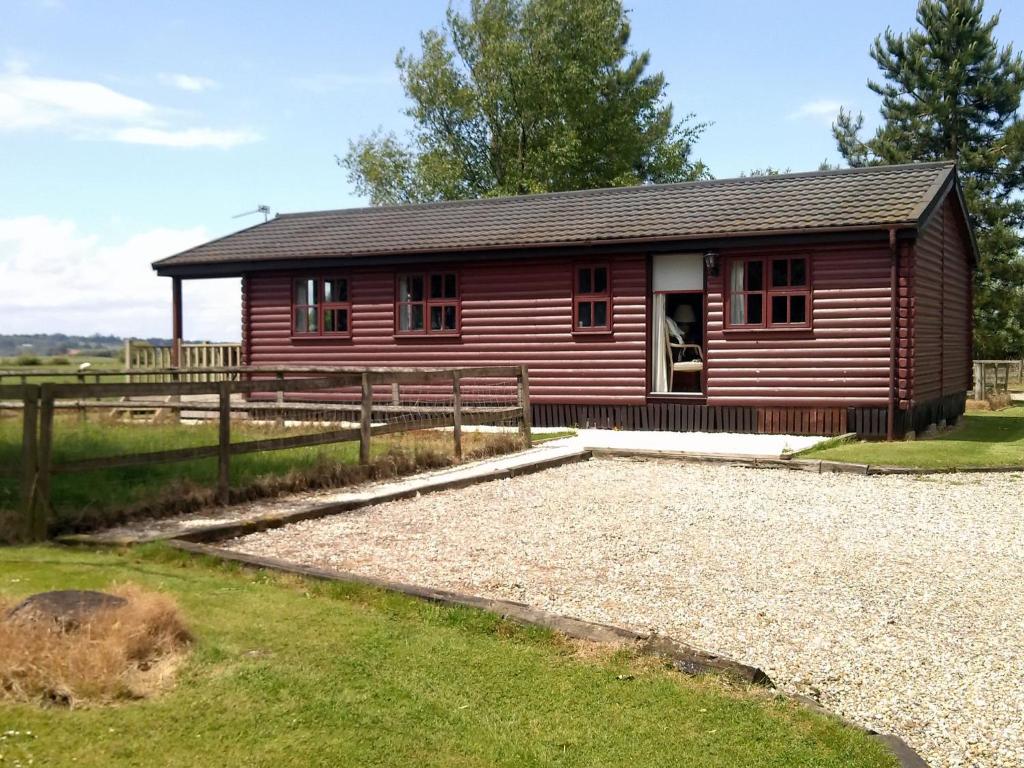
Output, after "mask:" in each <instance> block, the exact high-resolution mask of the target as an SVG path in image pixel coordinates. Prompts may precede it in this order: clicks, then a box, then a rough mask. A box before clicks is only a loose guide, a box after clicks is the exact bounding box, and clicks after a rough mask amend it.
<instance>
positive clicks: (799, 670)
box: [227, 459, 1024, 767]
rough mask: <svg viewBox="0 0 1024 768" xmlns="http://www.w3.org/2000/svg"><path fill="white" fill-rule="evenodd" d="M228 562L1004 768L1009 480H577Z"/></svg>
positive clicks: (261, 539) (1018, 613)
mask: <svg viewBox="0 0 1024 768" xmlns="http://www.w3.org/2000/svg"><path fill="white" fill-rule="evenodd" d="M227 546H229V547H230V548H232V549H236V550H241V551H244V552H249V553H253V554H260V555H270V556H274V557H279V558H286V559H289V560H293V561H296V562H302V563H307V564H314V565H319V566H324V567H333V568H337V569H340V570H346V571H355V572H359V573H364V574H368V575H373V576H381V577H387V578H391V579H395V580H398V581H403V582H407V583H414V584H421V585H429V586H434V587H441V588H449V589H456V590H461V591H466V592H472V593H475V594H479V595H484V596H488V597H498V598H505V599H512V600H520V601H523V602H526V603H529V604H531V605H535V606H539V607H541V608H544V609H546V610H550V611H554V612H558V613H564V614H570V615H574V616H578V617H580V618H584V619H589V620H594V621H601V622H610V623H615V624H621V625H626V626H630V627H633V628H635V629H640V630H649V629H657V630H658V631H660V632H664V633H667V634H671V635H673V636H675V637H677V638H679V639H681V640H684V641H687V642H689V643H691V644H692V645H694V646H697V647H700V648H703V649H706V650H710V651H717V652H720V653H724V654H726V655H729V656H732V657H733V658H736V659H738V660H741V661H744V662H747V663H750V664H755V665H758V666H760V667H762V668H763V669H765V671H767V672H768V674H769V675H771V677H772V678H773V679H774V680H775V681H776V682H777V683H778V684H779V685H780V686H781V687H783V688H784V689H786V690H789V691H795V692H800V693H804V694H807V695H810V696H813V697H816V698H818V699H819V700H820V701H821V702H822V703H823V704H824V705H825V706H826V707H828V708H829V709H831V710H833V711H836V712H839V713H841V714H843V715H845V716H846V717H849V718H850V719H852V720H855V721H857V722H859V723H861V724H863V725H866V726H870V727H873V728H876V729H878V730H881V731H887V732H891V733H896V734H898V735H900V736H902V737H904V738H905V739H906V740H907V741H908V742H909V743H910V744H911V745H913V746H914V747H915V748H916V749H917V750H918V751H919V752H921V753H922V755H923V756H924V757H925V758H926V759H927V760H928V761H929V762H930V763H931V764H932V765H933V766H936V767H939V766H1022V765H1024V596H1022V595H1024V578H1022V569H1024V478H1022V476H1021V475H1020V474H1012V475H1008V474H990V475H986V474H963V475H943V476H930V477H929V476H925V477H920V478H914V477H859V476H852V475H816V474H811V473H805V472H790V471H784V470H755V469H745V468H740V467H730V466H722V465H710V464H707V465H702V464H690V463H677V462H671V461H656V460H649V461H641V460H627V459H615V460H612V459H605V460H593V461H590V462H587V463H584V464H577V465H569V466H565V467H560V468H557V469H552V470H548V471H546V472H543V473H540V474H535V475H529V476H523V477H518V478H513V479H511V480H501V481H495V482H489V483H484V484H481V485H477V486H473V487H470V488H465V489H462V490H454V491H445V492H441V493H435V494H431V495H427V496H423V497H420V498H416V499H410V500H406V501H399V502H392V503H389V504H384V505H380V506H376V507H370V508H367V509H365V510H363V511H360V512H358V513H349V514H344V515H337V516H334V517H330V518H324V519H320V520H314V521H308V522H305V523H299V524H296V525H291V526H288V527H285V528H280V529H277V530H273V531H268V532H265V533H260V534H255V535H252V536H247V537H245V538H242V539H238V540H236V541H234V542H231V543H230V544H228V545H227Z"/></svg>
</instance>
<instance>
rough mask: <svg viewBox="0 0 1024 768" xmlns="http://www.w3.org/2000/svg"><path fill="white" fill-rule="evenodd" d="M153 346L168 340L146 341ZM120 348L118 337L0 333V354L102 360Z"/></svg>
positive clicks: (153, 339) (121, 346) (166, 343)
mask: <svg viewBox="0 0 1024 768" xmlns="http://www.w3.org/2000/svg"><path fill="white" fill-rule="evenodd" d="M146 341H148V342H149V343H150V344H153V345H156V346H169V345H170V343H171V342H170V339H158V338H152V339H146ZM122 349H124V339H123V338H121V337H120V336H102V335H100V334H93V335H92V336H70V335H68V334H64V333H27V334H17V333H12V334H0V355H2V356H14V355H67V354H69V353H73V352H75V351H79V352H80V353H81V354H86V355H93V356H99V357H104V356H106V355H108V354H116V353H117V352H120V351H121V350H122Z"/></svg>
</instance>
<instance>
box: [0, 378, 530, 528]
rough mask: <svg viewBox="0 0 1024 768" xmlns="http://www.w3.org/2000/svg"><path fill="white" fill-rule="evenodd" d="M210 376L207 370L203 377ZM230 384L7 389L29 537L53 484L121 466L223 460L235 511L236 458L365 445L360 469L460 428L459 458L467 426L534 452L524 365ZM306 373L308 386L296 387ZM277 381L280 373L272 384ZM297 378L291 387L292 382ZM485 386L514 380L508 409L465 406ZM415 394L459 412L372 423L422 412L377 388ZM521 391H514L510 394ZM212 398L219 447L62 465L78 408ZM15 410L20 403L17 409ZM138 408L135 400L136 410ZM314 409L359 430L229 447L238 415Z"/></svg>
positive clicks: (10, 472)
mask: <svg viewBox="0 0 1024 768" xmlns="http://www.w3.org/2000/svg"><path fill="white" fill-rule="evenodd" d="M204 372H205V371H204ZM173 373H174V374H176V375H187V374H188V373H189V371H187V370H175V371H173ZM220 373H222V374H223V375H224V378H223V379H222V380H221V381H217V382H205V381H204V382H185V381H171V382H144V383H137V382H133V383H125V382H111V383H93V384H88V383H86V384H82V383H69V384H59V383H43V384H25V385H0V403H3V402H4V401H8V402H6V403H5V406H6V407H8V408H12V407H16V408H17V409H18V410H20V411H21V414H22V430H21V462H20V466H19V467H16V468H14V469H10V468H5V467H0V476H3V475H7V476H18V477H20V493H19V497H20V502H19V504H20V510H21V512H22V516H21V520H22V522H23V526H24V528H23V531H22V534H23V537H24V538H26V539H29V540H42V539H44V538H45V537H46V534H47V526H48V523H49V519H50V516H51V514H52V508H51V493H50V487H51V481H52V478H53V476H54V475H59V474H64V473H74V472H88V471H92V470H101V469H113V468H117V467H137V466H145V465H152V464H163V463H169V462H178V461H189V460H194V459H204V458H216V459H217V461H218V476H217V477H218V479H217V500H218V502H220V503H222V504H226V503H227V502H228V497H229V477H230V461H231V457H232V456H238V455H241V454H246V453H259V452H264V451H281V450H288V449H291V448H301V447H307V446H317V445H329V444H331V443H339V442H347V441H355V440H358V441H359V462H360V464H367V463H369V461H370V443H371V440H372V438H373V436H375V435H384V434H392V433H398V432H409V431H413V430H420V429H438V428H448V427H450V428H452V434H453V446H454V453H455V456H456V457H457V458H461V457H462V428H463V427H464V426H469V425H480V424H489V423H496V422H504V423H508V422H517V423H518V425H519V431H520V434H521V436H522V440H523V443H524V445H526V446H529V445H530V432H531V428H532V425H531V421H530V398H529V386H530V385H529V375H528V372H527V369H526V366H494V367H478V368H457V369H419V370H413V369H389V370H384V369H380V370H352V369H347V370H339V369H333V370H332V369H323V368H320V369H301V370H297V369H267V368H259V369H255V368H245V369H239V368H234V369H224V370H222V371H220ZM296 373H298V374H300V375H301V378H294V375H295V374H296ZM270 374H274V375H273V376H271V375H270ZM288 375H292V376H293V377H292V378H288V377H287V376H288ZM487 379H502V380H511V381H514V382H515V383H514V385H512V384H510V394H511V396H510V398H509V403H510V404H509V405H507V406H505V405H501V404H495V403H485V404H482V405H481V404H474V403H473V402H464V398H463V383H464V382H466V383H469V381H470V380H472V381H475V382H478V381H480V380H487ZM408 385H432V386H435V387H438V386H440V387H445V388H446V387H450V388H451V389H450V392H451V397H450V401H451V405H450V406H448V405H447V404H441V403H437V404H434V405H432V406H427V407H420V408H419V409H418V411H417V412H416V413H414V414H413V416H414V417H413V418H403V419H401V420H398V421H393V422H386V421H385V422H384V423H374V421H373V415H374V412H375V411H378V412H379V411H381V410H384V411H385V412H386V409H388V408H392V409H394V410H395V411H398V410H399V409H400V410H402V411H403V412H405V413H406V414H408V412H409V411H410V410H417V409H416V408H415V407H413V408H410V407H408V406H400V405H395V404H394V403H393V402H392V403H391V404H390V405H383V404H375V402H374V388H375V387H376V388H378V390H380V389H381V388H385V387H386V388H387V389H386V391H387V393H388V394H387V399H389V400H390V398H391V397H397V395H398V392H399V388H400V387H402V386H408ZM512 386H514V390H513V389H511V387H512ZM345 387H349V388H355V387H358V395H357V396H354V397H355V399H354V400H353V402H351V403H349V404H345V403H334V404H331V403H315V404H313V403H285V401H284V396H285V394H286V393H293V394H300V395H303V396H308V395H314V396H315V393H317V392H326V391H328V390H335V391H337V390H340V389H344V388H345ZM275 393H276V396H277V397H276V402H275V401H274V400H271V401H269V402H267V401H264V402H259V401H256V402H246V403H239V404H233V403H232V402H231V396H232V395H234V394H241V395H244V396H246V397H251V396H254V395H255V396H257V397H259V396H260V395H262V396H264V397H267V396H270V395H273V394H275ZM195 395H214V396H216V402H215V404H214V406H213V407H216V409H217V412H218V415H219V431H218V440H217V444H216V445H206V446H198V447H190V448H179V449H172V450H164V451H148V452H144V453H133V454H124V455H117V456H101V457H94V458H87V459H80V460H77V461H69V462H64V463H61V464H55V463H54V461H53V447H54V429H53V427H54V414H55V412H56V411H57V410H58V409H59V408H61V407H62V406H66V405H67V403H68V402H69V401H70V402H72V403H73V404H74V405H73V406H72V407H76V408H81V407H83V405H85V404H88V405H90V406H92V407H105V408H110V407H111V404H112V403H113V404H117V405H120V403H119V402H118V401H117V400H116V399H117V398H139V397H142V398H160V397H165V398H175V399H176V400H175V401H174V402H167V401H156V402H158V404H159V407H161V408H173V409H178V410H188V409H193V408H195V407H196V405H197V404H196V403H188V402H183V401H181V398H182V397H186V396H195ZM12 401H13V402H12ZM132 402H135V401H132ZM300 405H307V406H311V407H314V408H316V409H317V411H318V412H319V413H324V412H326V411H330V410H332V409H333V410H336V411H348V412H351V413H353V414H358V417H357V418H356V419H352V421H353V422H357V423H358V426H354V427H352V426H347V427H344V428H337V429H334V428H329V429H326V430H325V431H322V432H316V433H312V434H302V435H292V436H286V437H273V438H266V439H258V440H247V441H244V442H234V443H233V442H231V414H232V412H233V411H239V410H243V411H245V410H249V411H251V410H252V409H254V408H255V409H284V410H292V409H293V408H294V407H296V406H300Z"/></svg>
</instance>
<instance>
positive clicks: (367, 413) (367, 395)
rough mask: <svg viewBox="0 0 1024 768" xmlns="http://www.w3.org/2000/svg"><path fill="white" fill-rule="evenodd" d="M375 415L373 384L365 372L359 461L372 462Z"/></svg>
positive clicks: (363, 462)
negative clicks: (371, 451)
mask: <svg viewBox="0 0 1024 768" xmlns="http://www.w3.org/2000/svg"><path fill="white" fill-rule="evenodd" d="M372 417H373V385H371V384H370V374H369V373H367V372H365V371H364V372H363V397H362V409H361V412H360V414H359V463H360V464H364V465H365V464H369V463H370V426H371V424H370V420H371V418H372Z"/></svg>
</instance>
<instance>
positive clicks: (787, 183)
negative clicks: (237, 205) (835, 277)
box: [154, 162, 955, 271]
mask: <svg viewBox="0 0 1024 768" xmlns="http://www.w3.org/2000/svg"><path fill="white" fill-rule="evenodd" d="M954 171H955V166H954V165H953V163H947V162H941V163H920V164H914V165H893V166H874V167H870V168H860V169H846V170H839V171H819V172H813V173H796V174H784V175H779V176H761V177H748V178H739V179H723V180H715V181H702V182H690V183H682V184H661V185H648V186H640V187H619V188H612V189H593V190H584V191H580V192H557V193H552V194H543V195H524V196H519V197H501V198H489V199H482V200H461V201H452V202H441V203H427V204H422V205H401V206H387V207H373V208H351V209H344V210H337V211H320V212H313V213H293V214H282V215H279V216H277V217H276V218H274V219H272V220H270V221H268V222H266V223H263V224H258V225H256V226H254V227H250V228H248V229H244V230H242V231H240V232H236V233H234V234H231V235H228V236H226V237H222V238H220V239H218V240H213V241H211V242H209V243H205V244H203V245H200V246H197V247H195V248H191V249H189V250H187V251H183V252H181V253H179V254H177V255H175V256H171V257H169V258H166V259H163V260H161V261H158V262H156V263H155V264H154V268H157V269H160V270H161V271H163V270H165V269H169V268H170V269H171V270H172V271H173V268H174V267H183V266H193V265H214V264H219V265H224V264H235V263H237V264H245V263H252V262H269V261H273V262H278V261H281V262H288V261H291V260H299V259H303V260H305V259H316V258H354V257H373V256H401V255H410V254H422V253H432V252H453V251H477V250H481V251H482V250H493V249H516V248H536V247H545V246H559V245H586V244H593V243H615V242H630V241H658V240H686V239H695V238H701V239H708V238H714V237H726V236H736V235H760V234H777V233H781V232H787V233H792V232H801V233H802V232H813V231H816V230H818V231H820V230H826V231H831V230H842V229H865V228H875V227H889V226H912V225H915V224H917V223H918V219H919V218H920V217H921V215H922V213H923V212H924V211H925V210H926V209H927V207H928V206H929V204H930V203H931V202H932V201H933V200H934V198H935V197H936V195H937V194H938V193H939V191H940V190H941V189H942V188H943V187H944V185H945V183H946V182H947V181H948V179H949V176H950V174H952V173H954Z"/></svg>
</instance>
